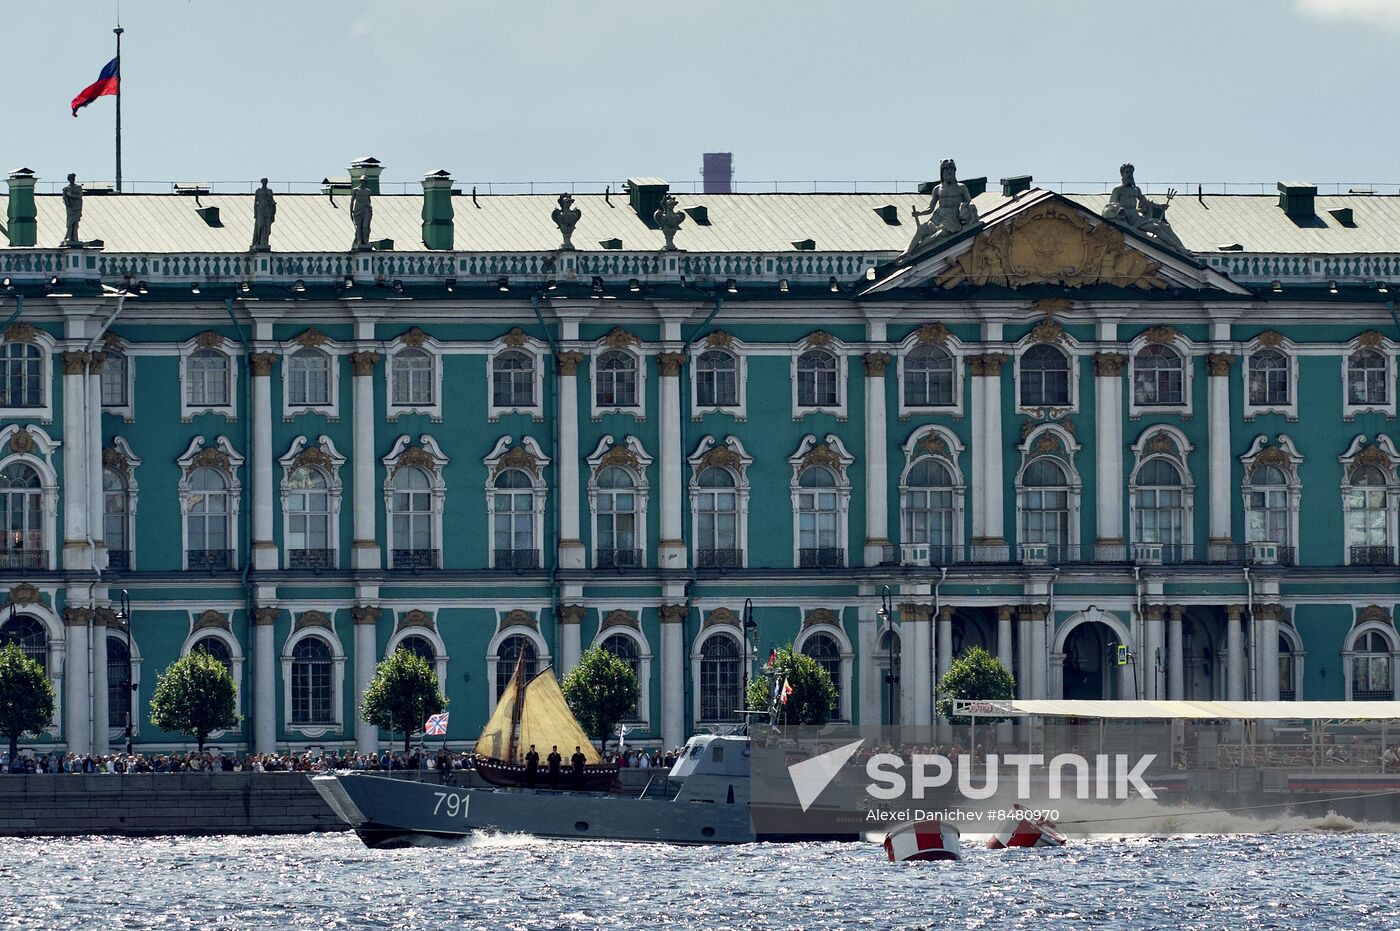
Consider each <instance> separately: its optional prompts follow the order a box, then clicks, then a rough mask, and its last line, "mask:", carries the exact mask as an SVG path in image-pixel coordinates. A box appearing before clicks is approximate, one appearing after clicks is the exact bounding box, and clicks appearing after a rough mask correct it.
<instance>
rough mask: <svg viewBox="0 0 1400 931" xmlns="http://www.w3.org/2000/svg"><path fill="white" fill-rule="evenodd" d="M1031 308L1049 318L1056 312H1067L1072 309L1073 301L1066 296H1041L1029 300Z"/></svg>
mask: <svg viewBox="0 0 1400 931" xmlns="http://www.w3.org/2000/svg"><path fill="white" fill-rule="evenodd" d="M1031 309H1033V310H1037V311H1039V312H1040V313H1042V314H1044V315H1045V318H1046V319H1047V320H1049V319H1052V318H1053V317H1054V316H1055V315H1056V314H1067V313H1069V312H1070V311H1071V310H1073V309H1074V301H1071V300H1070V299H1069V298H1067V297H1042V298H1040V299H1039V300H1034V301H1031Z"/></svg>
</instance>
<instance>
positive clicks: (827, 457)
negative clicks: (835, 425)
mask: <svg viewBox="0 0 1400 931" xmlns="http://www.w3.org/2000/svg"><path fill="white" fill-rule="evenodd" d="M788 462H789V463H790V464H791V465H792V466H793V481H794V482H796V481H797V479H798V477H799V476H801V474H802V473H803V472H804V471H806V470H807V469H810V468H812V467H813V466H823V467H825V468H828V469H830V470H831V471H833V472H835V473H836V476H837V478H838V479H841V480H844V479H845V477H846V469H847V468H849V467H850V465H851V463H853V462H855V457H854V456H852V455H851V454H850V453H849V452H847V450H846V446H845V444H844V443H842V442H841V438H840V437H839V436H837V435H836V434H834V433H828V434H827V435H826V438H825V439H822V440H818V439H817V438H816V436H814V435H813V434H811V433H809V434H807V435H806V436H804V437H803V438H802V442H801V443H799V444H798V446H797V452H795V453H793V454H792V455H791V456H790V457H788Z"/></svg>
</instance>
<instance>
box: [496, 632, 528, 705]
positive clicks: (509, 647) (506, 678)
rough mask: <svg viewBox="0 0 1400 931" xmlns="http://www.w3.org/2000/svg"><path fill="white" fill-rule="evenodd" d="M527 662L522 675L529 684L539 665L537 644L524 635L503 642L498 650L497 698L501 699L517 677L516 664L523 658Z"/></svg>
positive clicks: (514, 636) (510, 637) (523, 664)
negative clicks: (514, 677)
mask: <svg viewBox="0 0 1400 931" xmlns="http://www.w3.org/2000/svg"><path fill="white" fill-rule="evenodd" d="M522 655H523V656H524V657H525V661H524V662H523V663H521V669H520V673H521V675H522V676H523V677H524V679H523V681H525V682H528V681H530V678H531V677H532V676H533V675H534V674H535V666H536V663H537V659H536V655H535V644H534V643H533V642H531V640H530V638H529V637H526V636H525V635H524V634H513V635H511V636H509V637H507V638H506V639H505V640H503V641H501V645H500V647H498V648H497V649H496V698H497V699H499V698H500V697H501V693H502V692H504V691H505V690H506V686H507V685H510V677H511V676H513V675H515V664H516V663H517V662H519V661H520V658H521V656H522Z"/></svg>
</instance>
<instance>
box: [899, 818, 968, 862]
mask: <svg viewBox="0 0 1400 931" xmlns="http://www.w3.org/2000/svg"><path fill="white" fill-rule="evenodd" d="M885 853H886V855H888V856H889V858H890V859H891V860H893V861H895V862H897V863H899V862H903V861H905V860H961V859H962V844H961V842H960V840H959V838H958V829H957V828H955V827H953V826H952V825H951V824H944V823H943V822H941V821H939V820H937V819H934V818H930V819H928V820H926V821H910V822H909V823H908V824H901V825H900V826H899V827H897V828H895V829H893V830H892V831H890V832H889V833H888V834H886V835H885Z"/></svg>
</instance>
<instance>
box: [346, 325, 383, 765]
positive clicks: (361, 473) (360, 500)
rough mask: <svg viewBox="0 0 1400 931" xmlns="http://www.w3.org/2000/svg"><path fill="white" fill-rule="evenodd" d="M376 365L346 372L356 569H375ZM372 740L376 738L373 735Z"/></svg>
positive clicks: (354, 359)
mask: <svg viewBox="0 0 1400 931" xmlns="http://www.w3.org/2000/svg"><path fill="white" fill-rule="evenodd" d="M378 361H379V354H378V353H375V352H352V353H350V368H351V371H352V372H353V373H354V376H353V377H352V378H351V383H352V384H353V385H354V398H353V401H352V413H353V415H354V418H355V419H354V422H353V425H352V437H351V450H352V460H353V461H352V463H351V465H352V467H353V468H354V483H355V489H354V496H355V546H354V557H353V561H352V565H353V566H354V568H356V569H378V568H379V565H380V562H379V534H378V531H377V530H376V528H375V514H376V513H377V509H376V508H375V505H374V501H375V487H374V486H375V482H374V464H375V456H374V366H375V363H377V362H378ZM375 739H376V740H378V736H377V735H376V738H375Z"/></svg>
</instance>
